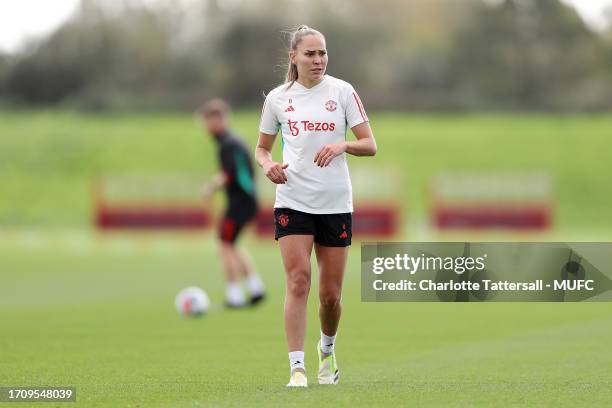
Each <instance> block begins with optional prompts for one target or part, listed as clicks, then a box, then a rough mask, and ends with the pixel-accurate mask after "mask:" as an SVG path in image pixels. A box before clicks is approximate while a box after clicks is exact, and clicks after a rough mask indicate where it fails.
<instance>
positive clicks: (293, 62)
mask: <svg viewBox="0 0 612 408" xmlns="http://www.w3.org/2000/svg"><path fill="white" fill-rule="evenodd" d="M296 56H297V52H295V51H289V61H291V63H292V64H294V65H297V63H296V61H295V58H296Z"/></svg>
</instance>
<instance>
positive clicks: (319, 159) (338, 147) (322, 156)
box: [314, 142, 346, 167]
mask: <svg viewBox="0 0 612 408" xmlns="http://www.w3.org/2000/svg"><path fill="white" fill-rule="evenodd" d="M344 152H346V142H339V143H331V144H328V145H325V146H323V147H322V148H321V150H319V151H318V152H317V154H316V155H315V158H314V162H315V163H316V164H317V166H319V167H327V166H329V164H330V163H331V162H332V160H333V159H334V158H335V157H337V156H340V155H341V154H342V153H344Z"/></svg>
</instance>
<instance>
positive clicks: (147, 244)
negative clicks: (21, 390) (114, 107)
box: [0, 232, 612, 407]
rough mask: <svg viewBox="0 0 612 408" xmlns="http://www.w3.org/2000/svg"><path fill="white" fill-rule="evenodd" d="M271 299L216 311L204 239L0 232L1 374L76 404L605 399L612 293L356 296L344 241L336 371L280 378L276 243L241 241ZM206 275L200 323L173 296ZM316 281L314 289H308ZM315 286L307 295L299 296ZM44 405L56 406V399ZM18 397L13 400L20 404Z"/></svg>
mask: <svg viewBox="0 0 612 408" xmlns="http://www.w3.org/2000/svg"><path fill="white" fill-rule="evenodd" d="M245 245H247V246H248V247H249V248H250V249H251V250H253V251H254V252H255V253H256V254H257V257H256V260H257V264H258V266H259V269H260V270H261V272H262V274H263V276H264V279H265V281H266V283H267V285H268V288H269V293H270V297H269V300H268V301H267V302H266V303H265V304H264V305H262V307H261V308H258V309H254V310H245V311H226V310H223V309H222V308H221V307H220V306H219V305H220V303H221V300H222V294H223V290H222V287H221V283H220V279H219V275H220V271H219V263H218V261H217V260H216V257H215V251H214V245H213V243H212V240H211V237H209V236H202V237H199V236H193V235H187V236H182V235H178V236H147V237H138V236H133V235H112V236H94V235H89V234H87V233H83V232H70V233H68V232H63V233H55V234H53V235H45V234H36V235H28V234H26V233H23V232H21V233H11V234H8V235H7V234H5V235H4V236H3V238H2V239H1V240H0V259H2V269H3V273H2V285H1V286H0V322H1V330H2V335H1V336H0V350H1V351H0V356H1V357H0V359H1V360H2V364H0V384H1V385H7V386H8V385H15V386H16V385H20V386H25V385H31V386H34V385H64V386H66V385H71V386H76V387H77V396H78V397H77V398H78V402H77V404H76V405H77V406H83V407H97V406H108V407H117V406H126V407H199V406H329V405H331V404H333V403H337V404H338V406H348V405H351V406H379V405H399V406H450V407H463V406H486V407H492V406H517V407H519V406H542V407H543V406H547V407H553V406H554V407H575V406H602V407H603V406H609V404H610V401H612V372H611V371H610V369H609V367H610V366H611V364H612V353H611V352H610V350H609V345H610V344H611V343H612V313H611V312H612V305H610V304H609V303H579V304H559V303H557V304H505V303H501V304H495V303H489V304H435V303H434V304H428V303H423V304H421V303H409V304H375V303H361V302H360V287H359V249H358V247H357V246H355V247H353V250H352V252H351V257H350V261H349V270H348V273H347V278H346V286H345V292H344V299H343V304H344V310H345V313H344V318H343V321H342V325H341V329H340V335H339V338H338V346H337V354H338V359H339V363H340V367H341V370H342V372H341V373H342V381H341V384H340V385H339V386H337V387H331V388H330V387H325V386H318V385H316V384H315V383H316V371H315V370H316V356H315V353H314V345H315V343H316V338H317V335H318V331H317V326H316V303H315V302H314V300H315V296H313V297H311V300H312V301H311V303H310V313H309V318H310V325H309V330H308V339H307V343H306V344H307V350H306V352H307V355H306V356H307V357H306V363H307V368H308V369H309V376H310V381H311V384H312V386H311V387H310V388H309V389H306V390H287V389H285V388H284V384H285V383H286V381H287V379H288V362H287V354H286V349H285V343H284V334H283V329H282V302H283V277H282V270H281V268H280V259H279V255H278V251H277V248H275V246H273V245H270V244H258V243H256V242H255V241H254V240H252V239H247V240H246V242H245ZM193 284H197V285H200V286H202V287H204V288H205V289H206V290H207V291H208V292H209V294H210V296H211V298H212V301H213V308H212V310H211V312H210V314H209V315H207V316H205V317H203V318H201V319H186V318H182V317H180V316H179V315H178V314H177V313H176V312H175V310H174V307H173V297H174V295H175V293H176V292H178V290H179V289H180V288H182V287H185V286H188V285H193ZM313 288H316V285H313ZM314 294H316V292H313V295H314ZM56 405H57V404H56ZM19 406H23V405H19Z"/></svg>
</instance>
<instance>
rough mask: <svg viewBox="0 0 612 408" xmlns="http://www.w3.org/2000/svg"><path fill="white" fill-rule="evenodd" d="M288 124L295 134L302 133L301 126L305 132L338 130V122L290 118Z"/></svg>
mask: <svg viewBox="0 0 612 408" xmlns="http://www.w3.org/2000/svg"><path fill="white" fill-rule="evenodd" d="M287 124H288V125H289V130H290V131H291V134H292V135H293V136H297V135H299V134H300V128H301V129H302V130H303V131H304V132H333V131H334V130H336V124H335V123H334V122H311V121H309V120H303V121H301V122H298V121H297V120H291V119H289V120H288V121H287ZM298 124H299V125H298Z"/></svg>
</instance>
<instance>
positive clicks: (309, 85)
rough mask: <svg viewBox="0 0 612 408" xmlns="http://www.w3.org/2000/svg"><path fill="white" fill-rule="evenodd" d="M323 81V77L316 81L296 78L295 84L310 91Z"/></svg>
mask: <svg viewBox="0 0 612 408" xmlns="http://www.w3.org/2000/svg"><path fill="white" fill-rule="evenodd" d="M323 79H325V76H322V77H321V79H318V80H316V81H311V80H308V79H306V78H298V79H297V81H296V82H297V83H298V84H300V85H302V86H303V87H304V88H307V89H310V88H312V87H313V86H315V85H318V84H320V83H321V81H323Z"/></svg>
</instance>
